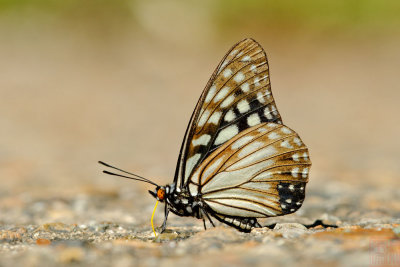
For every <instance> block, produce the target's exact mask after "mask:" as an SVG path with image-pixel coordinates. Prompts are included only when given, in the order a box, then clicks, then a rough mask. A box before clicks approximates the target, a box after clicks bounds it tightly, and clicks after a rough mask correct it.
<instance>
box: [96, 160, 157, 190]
mask: <svg viewBox="0 0 400 267" xmlns="http://www.w3.org/2000/svg"><path fill="white" fill-rule="evenodd" d="M99 163H100V164H101V165H104V166H106V167H108V168H111V169H114V170H118V171H120V172H123V173H126V174H129V175H132V176H133V177H129V176H126V175H122V174H118V173H113V172H109V171H103V173H105V174H108V175H114V176H119V177H123V178H127V179H132V180H136V181H142V182H145V183H149V184H152V185H155V186H158V184H156V183H154V182H153V181H150V180H149V179H146V178H144V177H142V176H140V175H137V174H134V173H131V172H128V171H124V170H122V169H120V168H117V167H114V166H112V165H110V164H107V163H105V162H103V161H99Z"/></svg>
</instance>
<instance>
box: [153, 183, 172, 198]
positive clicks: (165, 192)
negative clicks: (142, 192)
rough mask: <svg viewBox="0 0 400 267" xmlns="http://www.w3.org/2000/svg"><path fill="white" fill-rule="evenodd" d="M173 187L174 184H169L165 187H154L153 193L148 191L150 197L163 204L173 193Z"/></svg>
mask: <svg viewBox="0 0 400 267" xmlns="http://www.w3.org/2000/svg"><path fill="white" fill-rule="evenodd" d="M174 188H175V186H174V184H169V185H166V186H156V188H155V189H154V191H151V190H149V193H150V195H152V196H153V197H154V198H155V199H157V200H159V201H161V202H164V200H166V199H167V198H168V196H169V195H170V194H171V193H173V190H174Z"/></svg>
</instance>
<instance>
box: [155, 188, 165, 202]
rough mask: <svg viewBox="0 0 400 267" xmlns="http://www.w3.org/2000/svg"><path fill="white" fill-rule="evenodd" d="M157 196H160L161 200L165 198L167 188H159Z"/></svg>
mask: <svg viewBox="0 0 400 267" xmlns="http://www.w3.org/2000/svg"><path fill="white" fill-rule="evenodd" d="M157 197H158V199H159V200H164V198H165V190H164V189H162V188H160V189H158V191H157Z"/></svg>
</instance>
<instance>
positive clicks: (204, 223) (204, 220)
mask: <svg viewBox="0 0 400 267" xmlns="http://www.w3.org/2000/svg"><path fill="white" fill-rule="evenodd" d="M203 225H204V230H207V226H206V219H204V217H203Z"/></svg>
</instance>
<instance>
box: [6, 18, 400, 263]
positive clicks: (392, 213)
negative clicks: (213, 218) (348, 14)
mask: <svg viewBox="0 0 400 267" xmlns="http://www.w3.org/2000/svg"><path fill="white" fill-rule="evenodd" d="M26 29H28V30H26ZM2 32H7V29H6V28H2ZM40 34H41V35H40V36H39V37H38V36H37V29H36V28H33V27H32V28H29V25H25V28H24V31H21V32H18V31H16V32H13V33H12V34H10V35H8V36H6V35H2V36H3V37H2V40H1V41H0V48H1V49H0V58H1V60H0V99H1V105H0V114H1V115H0V125H1V130H0V140H1V141H0V177H1V187H0V266H56V265H60V264H75V265H76V266H85V265H87V264H94V263H96V265H97V266H108V265H113V266H132V265H134V264H138V265H144V266H160V265H163V266H177V264H185V265H189V264H190V265H198V266H200V265H204V264H206V266H241V265H247V266H265V265H266V264H271V265H284V266H289V265H290V266H292V265H294V264H299V265H301V266H309V265H310V264H324V265H327V266H366V265H371V266H380V265H386V266H398V265H400V219H399V218H400V202H399V199H400V190H398V188H399V186H400V179H399V178H400V177H399V171H400V165H399V164H398V163H399V159H400V157H399V153H398V151H399V150H400V142H399V139H398V137H399V134H400V126H399V125H400V124H399V118H398V115H399V112H400V108H399V104H398V99H400V87H399V82H398V70H399V69H400V63H399V62H400V50H399V49H398V47H399V44H400V42H399V40H398V39H396V38H395V37H394V36H389V37H381V36H380V37H379V38H378V37H376V38H375V39H376V40H377V41H376V40H375V39H374V36H371V37H370V38H367V37H359V38H355V37H354V38H353V37H351V36H347V37H343V36H342V37H335V36H333V37H324V38H314V37H312V36H300V35H298V34H293V35H285V36H281V35H277V34H276V33H275V32H272V33H271V34H270V35H266V34H265V33H264V34H262V35H261V34H259V32H254V33H251V34H252V35H251V36H252V37H254V38H256V39H257V40H258V41H259V42H260V43H261V44H262V45H263V47H264V48H265V49H266V51H267V53H268V56H269V61H270V67H271V82H272V90H273V93H274V96H275V100H276V102H277V105H278V108H279V110H280V113H281V115H282V117H283V121H284V123H286V124H287V125H288V126H290V127H291V128H293V129H295V130H296V131H297V132H298V133H299V134H300V136H301V137H302V139H303V140H304V142H305V143H306V144H307V145H308V147H309V150H310V154H311V159H312V162H313V166H312V169H311V175H310V182H309V186H308V188H307V194H306V200H305V202H304V205H303V207H302V208H301V209H300V210H299V212H297V213H296V214H295V215H290V216H286V217H282V218H271V219H267V220H264V221H262V224H263V225H271V224H273V223H277V225H276V226H275V228H274V229H268V228H263V229H255V230H253V231H252V232H251V233H250V234H243V233H239V232H237V231H236V230H234V229H230V228H228V227H225V226H221V225H219V226H218V227H217V228H215V229H211V230H207V231H204V230H203V229H202V223H201V221H199V220H196V219H193V218H180V217H176V216H173V215H172V216H170V218H169V220H168V231H167V233H165V234H163V235H161V236H159V237H158V238H156V239H154V237H153V234H152V231H151V227H150V216H151V212H152V209H153V206H154V199H153V198H152V197H151V196H150V195H149V194H148V193H147V190H148V189H152V188H149V187H148V186H147V185H145V184H140V183H135V182H131V181H128V180H123V179H118V178H113V177H108V176H106V175H103V174H102V173H101V170H102V168H101V166H99V165H98V164H97V161H98V160H104V161H106V162H109V163H113V164H116V165H118V166H120V167H121V168H124V169H127V170H131V171H134V172H136V173H139V174H141V175H144V176H146V177H150V178H152V179H154V180H155V181H156V182H158V183H160V184H166V183H169V182H170V181H171V180H172V177H173V173H174V169H175V162H176V158H177V155H178V150H179V146H180V142H181V138H182V137H183V134H184V130H185V128H186V124H187V121H188V120H189V116H190V114H191V112H192V109H193V108H194V106H195V103H196V101H197V98H198V97H199V95H200V93H201V90H202V89H203V87H204V85H205V84H206V82H207V80H208V78H209V75H210V74H211V73H212V71H213V69H214V68H215V67H216V65H217V63H218V62H219V60H220V58H221V57H222V56H223V54H224V53H225V51H226V50H227V49H228V48H229V46H230V45H232V44H233V43H235V42H236V41H238V40H239V39H241V38H243V37H245V36H242V35H241V36H236V37H235V36H233V37H229V38H225V39H223V40H222V41H221V39H220V38H209V39H208V40H207V41H206V40H203V39H201V38H202V37H203V36H202V35H201V36H198V37H194V38H193V39H191V40H186V41H185V42H184V41H182V42H180V40H175V39H172V40H167V39H165V38H164V37H163V35H155V36H148V35H146V33H143V32H140V31H139V32H132V33H130V34H125V35H123V34H120V35H118V36H117V37H118V38H115V39H107V40H102V39H101V38H98V37H97V36H94V37H93V36H90V38H88V37H87V36H83V35H82V36H80V35H79V34H76V33H74V36H73V38H72V37H71V36H70V34H71V33H70V32H68V31H51V30H48V29H47V28H42V29H41V30H40ZM258 36H259V37H258ZM96 38H97V39H96ZM162 211H163V209H162V208H161V207H159V208H158V211H157V214H156V217H155V223H156V224H157V225H160V224H161V223H162ZM317 219H320V220H323V221H324V222H325V223H328V224H335V225H337V226H338V228H328V229H323V228H321V227H315V228H310V229H307V228H305V227H304V226H303V225H302V224H311V223H313V222H314V221H315V220H317ZM185 265H182V266H185Z"/></svg>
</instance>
